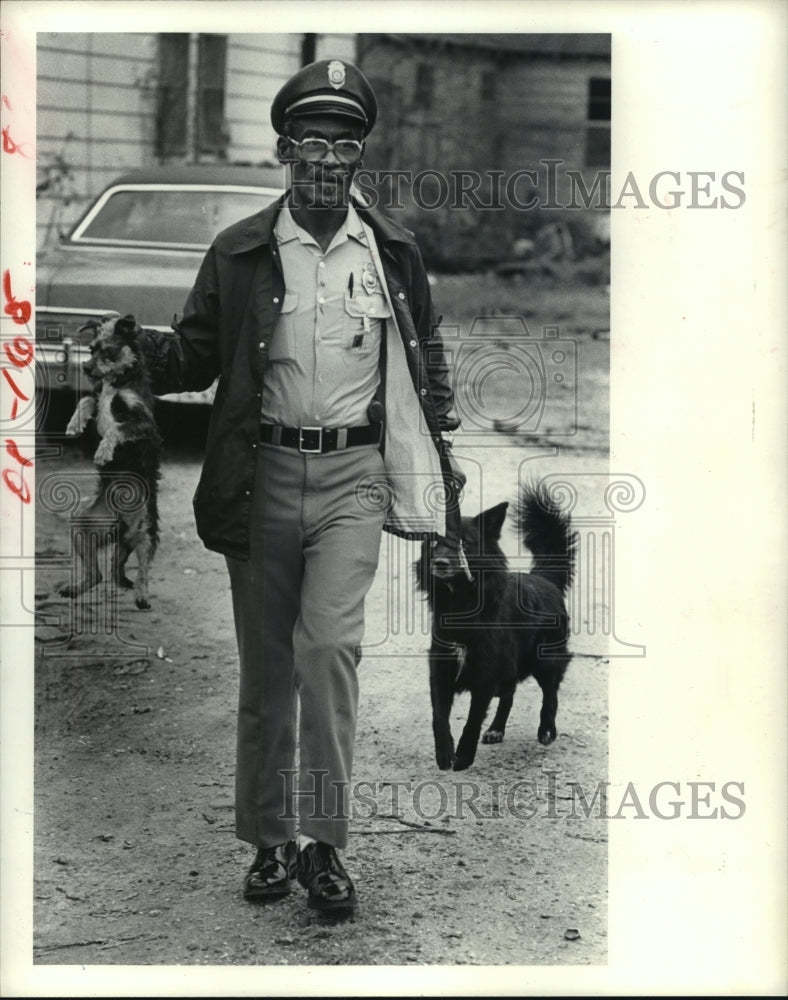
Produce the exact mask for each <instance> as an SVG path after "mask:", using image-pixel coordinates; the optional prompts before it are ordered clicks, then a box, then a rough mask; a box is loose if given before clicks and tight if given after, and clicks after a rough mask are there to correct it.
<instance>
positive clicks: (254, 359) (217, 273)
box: [141, 199, 459, 559]
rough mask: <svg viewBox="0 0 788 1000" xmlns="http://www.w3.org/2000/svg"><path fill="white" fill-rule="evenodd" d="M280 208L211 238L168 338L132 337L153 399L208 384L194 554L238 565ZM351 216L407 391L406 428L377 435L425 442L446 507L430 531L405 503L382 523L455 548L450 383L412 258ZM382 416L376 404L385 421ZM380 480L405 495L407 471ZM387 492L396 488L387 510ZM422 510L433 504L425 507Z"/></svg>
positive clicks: (400, 244)
mask: <svg viewBox="0 0 788 1000" xmlns="http://www.w3.org/2000/svg"><path fill="white" fill-rule="evenodd" d="M282 204H283V199H280V200H279V201H278V202H277V203H276V204H274V205H271V206H269V207H268V208H266V209H264V210H263V211H262V212H259V213H258V214H257V215H253V216H251V217H250V218H248V219H244V220H242V221H241V222H238V223H236V224H235V225H233V226H231V227H230V228H228V229H225V230H224V231H223V232H222V233H220V234H219V236H217V237H216V239H215V240H214V243H213V245H212V246H211V247H210V249H209V250H208V253H207V254H206V256H205V258H204V260H203V262H202V265H201V267H200V270H199V273H198V275H197V279H196V282H195V285H194V288H193V289H192V291H191V293H190V294H189V297H188V299H187V302H186V306H185V309H184V314H183V317H182V319H181V320H180V321H176V322H175V323H174V324H173V331H174V332H173V333H171V334H161V333H156V332H155V331H149V330H145V331H143V332H142V334H141V341H142V347H143V350H144V351H145V353H146V355H147V357H148V359H149V362H150V368H151V375H152V378H153V390H154V392H155V393H156V394H157V395H163V394H166V393H170V392H179V391H187V390H192V391H194V390H202V389H206V388H208V387H209V386H210V385H211V384H212V383H213V381H214V380H215V379H216V378H217V376H218V378H219V381H218V386H217V390H216V398H215V400H214V403H213V408H212V412H211V419H210V425H209V430H208V440H207V446H206V455H205V463H204V466H203V470H202V475H201V477H200V481H199V484H198V487H197V492H196V494H195V497H194V509H195V516H196V521H197V531H198V533H199V535H200V538H201V539H202V540H203V542H204V543H205V545H206V546H207V547H208V548H209V549H213V550H215V551H217V552H222V553H224V554H225V555H229V556H233V557H235V558H238V559H248V558H249V514H250V508H251V492H252V489H253V486H254V475H255V467H256V459H257V450H256V444H257V442H258V440H259V422H260V417H259V411H260V399H261V392H262V384H263V380H264V378H265V371H266V368H267V366H268V350H269V345H270V342H271V337H272V336H273V333H274V328H275V324H276V322H277V318H278V316H279V313H280V311H281V307H282V299H283V297H284V292H285V284H284V277H283V274H282V268H281V264H280V261H279V253H278V251H277V248H276V240H275V237H274V234H273V229H274V223H275V221H276V217H277V215H278V213H279V210H280V207H281V205H282ZM356 210H357V212H358V214H359V218H360V219H361V220H362V222H363V223H364V224H365V225H367V226H368V227H369V228H370V229H371V230H372V232H373V233H374V235H375V240H376V243H377V247H378V250H379V253H380V261H381V264H382V267H383V271H384V274H385V278H386V283H387V285H388V289H389V293H390V297H391V302H392V305H393V308H394V317H395V320H396V327H397V328H398V330H399V333H400V336H401V340H402V344H403V347H404V357H405V359H406V363H407V369H408V374H409V379H408V380H407V381H408V383H409V386H410V387H412V391H413V392H414V399H413V414H412V428H410V430H409V429H408V428H406V427H404V426H400V427H399V428H393V427H391V426H390V421H388V420H387V422H386V433H387V435H388V434H391V433H398V434H408V433H412V434H413V435H414V436H418V437H419V438H420V442H419V441H414V447H420V448H422V449H423V447H424V439H425V437H426V433H427V432H428V433H429V435H430V442H431V448H432V455H433V459H434V457H435V456H436V455H437V456H438V458H439V462H440V473H441V474H442V478H443V484H442V486H443V487H444V488H445V489H447V490H448V496H449V497H450V498H452V500H451V501H450V502H449V503H447V505H446V509H445V510H444V511H442V512H441V516H440V517H439V518H438V521H437V522H436V521H435V518H434V511H431V512H430V516H431V517H432V521H429V519H428V520H424V519H420V518H418V517H416V518H413V517H412V516H410V515H409V513H408V512H409V511H411V512H412V507H410V506H408V505H407V504H406V505H405V507H406V512H405V516H404V518H402V517H397V516H395V517H392V518H390V519H389V521H388V522H387V524H386V528H387V530H390V531H394V532H395V533H397V534H401V535H406V536H409V537H411V536H412V537H417V536H421V535H423V534H425V533H434V534H438V535H441V536H443V537H446V538H448V540H449V541H454V542H456V541H457V540H458V539H459V510H458V508H457V502H456V495H457V484H456V482H455V480H454V478H453V473H452V470H451V467H450V464H449V458H448V454H447V449H446V448H445V447H443V446H442V444H441V438H440V432H441V430H453V429H454V428H455V427H457V425H458V424H459V420H458V419H457V417H456V416H455V415H454V413H453V410H452V406H453V395H452V390H451V386H450V382H449V373H448V368H447V364H446V359H445V354H444V349H443V343H442V341H441V338H440V335H439V334H438V332H437V329H436V326H435V323H434V315H433V309H432V300H431V295H430V287H429V282H428V280H427V274H426V271H425V269H424V264H423V262H422V259H421V254H420V253H419V250H418V247H417V246H416V242H415V240H414V237H413V235H412V234H411V233H410V232H409V231H407V230H406V229H403V228H402V227H401V226H399V225H397V224H396V223H395V222H393V221H392V220H391V219H389V218H387V217H386V216H384V215H382V214H381V213H379V212H377V211H374V210H369V209H365V208H363V207H361V206H358V205H357V206H356ZM389 342H390V341H389ZM392 354H397V355H399V356H401V352H399V351H396V352H392V351H391V350H389V351H387V352H384V355H385V356H386V358H387V359H388V360H387V366H389V367H390V366H391V365H392V363H393V362H392ZM389 374H393V373H389ZM402 384H403V383H402V381H400V382H399V383H397V382H396V381H394V382H392V380H391V379H390V378H389V377H387V376H386V375H385V374H384V377H383V385H384V386H386V387H387V389H386V391H391V390H390V386H391V385H399V389H398V390H397V391H398V392H402ZM417 401H418V404H419V405H420V408H421V411H422V413H423V415H424V416H423V419H424V422H425V423H426V428H427V432H425V429H424V426H423V424H422V420H421V418H420V416H419V413H418V406H417V405H416V403H417ZM389 410H390V407H389V406H388V405H387V406H386V413H387V416H388V414H389ZM400 423H401V424H402V421H400ZM392 450H398V449H392ZM384 454H385V452H384ZM421 454H422V456H423V451H422V453H421ZM427 464H429V465H430V466H432V464H433V463H432V462H430V463H427ZM389 471H390V473H391V476H392V477H393V481H394V482H395V484H396V481H397V477H398V476H399V477H400V479H399V482H400V483H402V484H404V485H403V489H405V488H407V489H411V488H412V483H411V482H410V481H407V480H405V479H403V478H402V477H403V476H404V475H409V476H410V477H411V479H412V477H413V471H414V470H413V469H412V468H411V469H410V470H406V469H400V470H397V469H393V470H389ZM422 487H423V484H422V486H420V488H421V489H422V492H424V489H423V488H422ZM397 492H398V489H397V487H396V485H395V487H394V494H395V504H394V507H396V494H397ZM433 496H434V491H433ZM431 502H432V503H433V504H434V499H433V500H431Z"/></svg>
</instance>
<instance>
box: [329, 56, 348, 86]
mask: <svg viewBox="0 0 788 1000" xmlns="http://www.w3.org/2000/svg"><path fill="white" fill-rule="evenodd" d="M328 82H329V83H330V84H331V86H332V87H333V88H334V90H339V88H340V87H344V86H345V64H344V63H342V62H340V61H339V59H332V60H331V62H330V63H329V64H328Z"/></svg>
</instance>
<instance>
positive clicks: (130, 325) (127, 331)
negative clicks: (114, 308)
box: [115, 313, 137, 343]
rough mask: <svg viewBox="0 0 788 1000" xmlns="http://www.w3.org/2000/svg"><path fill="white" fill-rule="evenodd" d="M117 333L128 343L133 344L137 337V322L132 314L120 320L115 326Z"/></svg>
mask: <svg viewBox="0 0 788 1000" xmlns="http://www.w3.org/2000/svg"><path fill="white" fill-rule="evenodd" d="M115 333H116V334H117V335H118V336H119V337H122V338H123V339H124V340H125V341H127V342H128V343H131V342H132V341H133V340H134V338H135V336H136V335H137V321H136V319H134V317H133V316H132V315H131V313H129V314H128V316H123V317H122V318H121V319H119V320H118V322H117V323H116V324H115Z"/></svg>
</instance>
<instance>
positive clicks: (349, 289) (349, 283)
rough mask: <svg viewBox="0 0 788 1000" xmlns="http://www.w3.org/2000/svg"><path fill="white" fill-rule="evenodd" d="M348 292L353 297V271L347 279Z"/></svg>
mask: <svg viewBox="0 0 788 1000" xmlns="http://www.w3.org/2000/svg"><path fill="white" fill-rule="evenodd" d="M347 293H348V295H349V296H350V297H351V299H352V298H353V272H352V271H351V272H350V277H349V278H348V279H347Z"/></svg>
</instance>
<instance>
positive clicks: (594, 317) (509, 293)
mask: <svg viewBox="0 0 788 1000" xmlns="http://www.w3.org/2000/svg"><path fill="white" fill-rule="evenodd" d="M434 282H435V283H434V285H433V287H432V297H433V301H434V302H435V308H436V311H437V312H438V315H440V314H443V321H444V323H446V324H451V325H454V326H459V327H460V336H463V335H466V334H467V333H468V331H469V330H470V328H471V326H472V325H473V321H474V319H475V318H477V317H504V318H505V317H517V316H519V317H522V318H523V319H524V320H525V322H526V325H527V327H528V330H529V332H530V333H531V335H532V336H538V335H539V334H540V333H541V330H542V327H543V326H559V327H560V329H561V333H562V334H566V335H573V334H583V333H592V332H593V331H595V330H607V329H609V326H610V295H609V292H608V289H607V286H603V285H580V284H572V285H555V284H547V283H544V282H539V283H537V282H532V283H528V282H518V281H516V280H507V279H505V278H500V277H498V276H497V275H495V274H446V275H437V276H436V277H435V279H434Z"/></svg>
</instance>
